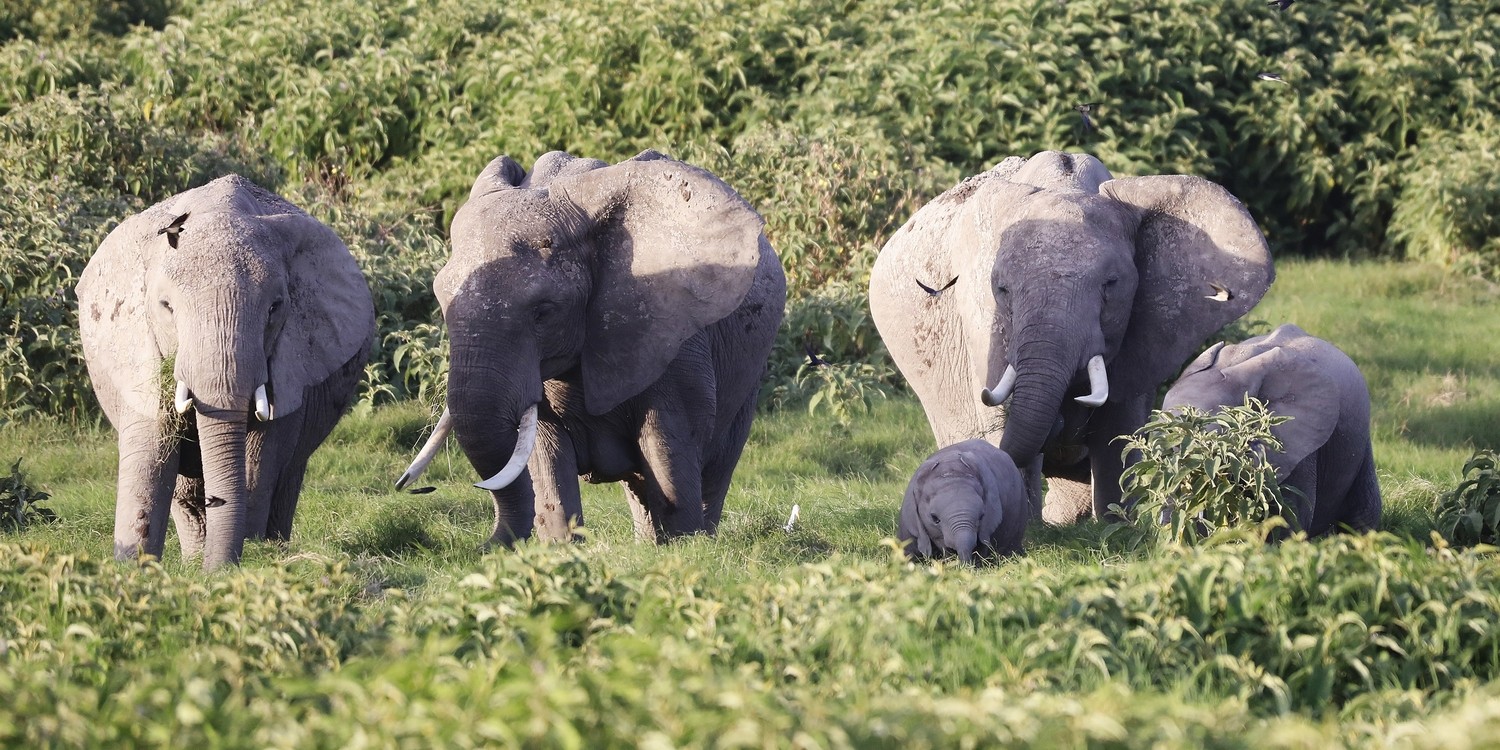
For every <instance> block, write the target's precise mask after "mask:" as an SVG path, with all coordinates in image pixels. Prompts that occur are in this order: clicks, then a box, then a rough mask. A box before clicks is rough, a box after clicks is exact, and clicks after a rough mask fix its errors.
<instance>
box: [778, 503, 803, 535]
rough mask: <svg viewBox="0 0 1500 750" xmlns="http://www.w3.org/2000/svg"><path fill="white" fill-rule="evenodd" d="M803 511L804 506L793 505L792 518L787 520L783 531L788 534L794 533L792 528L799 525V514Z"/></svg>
mask: <svg viewBox="0 0 1500 750" xmlns="http://www.w3.org/2000/svg"><path fill="white" fill-rule="evenodd" d="M801 510H802V506H800V505H797V504H796V503H793V504H792V517H791V518H788V519H786V525H785V526H782V527H781V528H783V529H786V533H788V534H790V533H792V526H793V525H794V524H796V523H797V514H798V513H799V512H801Z"/></svg>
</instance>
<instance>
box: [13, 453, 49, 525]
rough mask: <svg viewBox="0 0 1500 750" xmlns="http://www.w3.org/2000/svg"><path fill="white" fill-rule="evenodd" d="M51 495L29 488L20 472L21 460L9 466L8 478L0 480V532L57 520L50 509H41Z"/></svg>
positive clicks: (29, 484) (28, 483)
mask: <svg viewBox="0 0 1500 750" xmlns="http://www.w3.org/2000/svg"><path fill="white" fill-rule="evenodd" d="M50 497H51V495H49V494H47V493H46V492H42V491H41V490H38V489H37V488H35V487H33V486H31V483H30V482H28V481H26V475H25V474H23V473H22V472H21V459H19V458H18V459H16V462H15V463H13V464H11V466H10V476H8V477H4V478H0V532H5V531H9V532H16V531H20V530H22V529H24V528H26V527H27V526H30V525H32V524H35V523H47V522H49V521H53V520H56V519H57V514H56V513H54V512H53V511H52V509H51V508H44V507H42V503H44V502H46V501H47V499H48V498H50Z"/></svg>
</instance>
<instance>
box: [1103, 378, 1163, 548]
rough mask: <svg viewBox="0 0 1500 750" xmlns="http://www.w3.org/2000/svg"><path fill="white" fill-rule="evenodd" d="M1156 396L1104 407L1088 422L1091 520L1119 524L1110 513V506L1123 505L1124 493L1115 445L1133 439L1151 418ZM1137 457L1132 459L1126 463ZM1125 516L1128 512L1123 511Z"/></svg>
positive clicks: (1123, 462)
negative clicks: (1126, 436) (1091, 480)
mask: <svg viewBox="0 0 1500 750" xmlns="http://www.w3.org/2000/svg"><path fill="white" fill-rule="evenodd" d="M1154 398H1155V393H1154V392H1153V393H1147V394H1144V395H1140V396H1129V397H1126V399H1125V400H1123V401H1122V402H1120V403H1114V402H1111V403H1106V404H1105V405H1104V406H1101V407H1099V408H1098V409H1096V410H1095V411H1094V415H1093V417H1092V418H1091V419H1090V420H1089V422H1090V424H1089V435H1088V445H1089V469H1090V472H1091V474H1092V475H1093V490H1094V493H1093V494H1094V517H1095V518H1099V519H1104V520H1108V521H1121V520H1124V519H1121V518H1119V517H1118V516H1116V515H1115V514H1114V513H1112V512H1110V510H1109V507H1110V506H1111V505H1119V504H1121V503H1122V502H1123V498H1124V492H1123V491H1122V490H1121V489H1120V479H1121V477H1123V476H1124V475H1125V466H1126V460H1125V459H1124V458H1123V457H1122V456H1121V455H1120V451H1121V448H1122V446H1121V444H1120V443H1119V442H1116V440H1117V438H1119V437H1121V436H1123V435H1132V434H1134V433H1135V431H1136V430H1139V429H1140V428H1141V425H1144V424H1146V417H1148V416H1149V415H1150V414H1151V404H1152V402H1153V399H1154ZM1137 460H1139V458H1138V457H1135V456H1132V457H1131V458H1130V459H1129V463H1135V462H1136V461H1137ZM1125 510H1126V511H1127V512H1128V511H1129V510H1130V508H1125Z"/></svg>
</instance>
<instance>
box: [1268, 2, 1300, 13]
mask: <svg viewBox="0 0 1500 750" xmlns="http://www.w3.org/2000/svg"><path fill="white" fill-rule="evenodd" d="M1295 2H1297V0H1269V2H1267V3H1266V5H1268V6H1270V7H1272V8H1275V9H1276V10H1278V11H1283V10H1286V9H1287V8H1290V7H1292V3H1295Z"/></svg>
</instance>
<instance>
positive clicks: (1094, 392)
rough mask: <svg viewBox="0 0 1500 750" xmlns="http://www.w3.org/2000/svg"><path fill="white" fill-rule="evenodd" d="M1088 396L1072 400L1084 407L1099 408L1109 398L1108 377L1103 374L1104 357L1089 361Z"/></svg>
mask: <svg viewBox="0 0 1500 750" xmlns="http://www.w3.org/2000/svg"><path fill="white" fill-rule="evenodd" d="M1089 388H1090V389H1091V391H1090V393H1089V395H1087V396H1079V397H1078V398H1075V399H1073V400H1074V401H1077V402H1078V403H1080V404H1083V405H1084V406H1100V405H1102V404H1103V403H1104V402H1105V400H1106V399H1108V398H1109V376H1108V375H1107V374H1105V372H1104V355H1102V354H1095V355H1094V358H1093V359H1090V360H1089Z"/></svg>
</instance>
